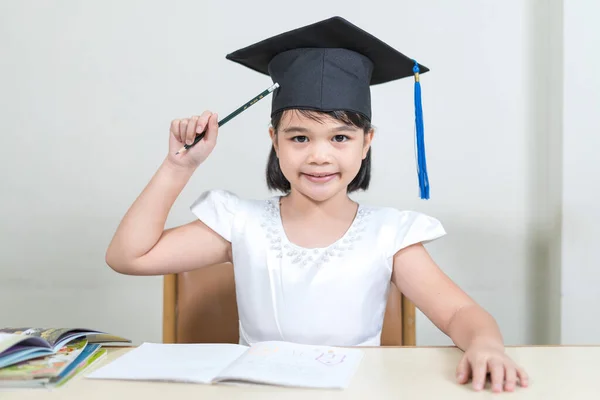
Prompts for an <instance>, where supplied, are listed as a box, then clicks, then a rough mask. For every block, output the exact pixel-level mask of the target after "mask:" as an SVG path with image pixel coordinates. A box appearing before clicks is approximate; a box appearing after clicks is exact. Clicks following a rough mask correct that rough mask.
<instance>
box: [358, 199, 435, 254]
mask: <svg viewBox="0 0 600 400" xmlns="http://www.w3.org/2000/svg"><path fill="white" fill-rule="evenodd" d="M359 210H362V213H363V216H362V218H363V219H365V220H366V221H365V225H367V226H369V227H370V231H371V234H372V235H374V238H375V240H376V241H377V242H378V243H383V244H387V246H386V248H387V250H388V251H387V253H388V256H391V255H393V254H395V253H396V252H397V251H398V250H400V249H402V248H404V247H407V246H410V245H412V244H415V243H427V242H430V241H433V240H435V239H438V238H440V237H442V236H444V235H446V230H445V228H444V226H443V225H442V223H441V222H440V221H439V220H438V219H437V218H435V217H433V216H430V215H428V214H425V213H423V212H419V211H415V210H407V209H399V208H395V207H390V206H375V205H368V204H361V205H360V208H359Z"/></svg>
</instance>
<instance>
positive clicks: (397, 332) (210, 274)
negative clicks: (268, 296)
mask: <svg viewBox="0 0 600 400" xmlns="http://www.w3.org/2000/svg"><path fill="white" fill-rule="evenodd" d="M391 285H392V287H391V290H390V296H389V299H388V304H387V308H386V312H385V318H384V323H383V332H382V337H381V345H382V346H414V345H415V344H416V343H415V306H414V304H413V303H412V302H410V301H409V300H408V299H406V298H405V297H404V296H403V295H402V294H401V293H400V291H399V290H398V289H397V288H396V286H395V285H394V284H391ZM238 327H239V325H238V312H237V305H236V295H235V283H234V279H233V265H232V264H230V263H226V264H216V265H212V266H209V267H205V268H201V269H198V270H195V271H191V272H185V273H180V274H176V275H166V276H165V277H164V292H163V342H164V343H238V341H239V336H238V332H239V331H238Z"/></svg>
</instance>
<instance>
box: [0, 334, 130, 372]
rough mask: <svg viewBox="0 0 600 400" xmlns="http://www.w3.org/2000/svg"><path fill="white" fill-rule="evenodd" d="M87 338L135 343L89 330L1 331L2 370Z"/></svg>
mask: <svg viewBox="0 0 600 400" xmlns="http://www.w3.org/2000/svg"><path fill="white" fill-rule="evenodd" d="M82 338H85V340H86V342H87V343H131V341H130V340H129V339H125V338H122V337H120V336H115V335H111V334H108V333H106V332H100V331H94V330H89V329H69V328H4V329H0V368H4V367H7V366H10V365H14V364H17V363H20V362H23V361H27V360H31V359H35V358H39V357H44V356H48V355H51V354H56V353H57V352H59V350H61V349H63V348H64V347H65V346H66V345H67V344H69V343H71V342H74V341H76V340H77V339H82Z"/></svg>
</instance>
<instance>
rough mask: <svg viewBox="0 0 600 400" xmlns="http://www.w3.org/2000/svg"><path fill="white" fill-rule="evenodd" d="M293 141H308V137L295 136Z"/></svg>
mask: <svg viewBox="0 0 600 400" xmlns="http://www.w3.org/2000/svg"><path fill="white" fill-rule="evenodd" d="M292 141H294V142H298V143H306V142H307V141H308V138H307V137H306V136H294V137H293V138H292Z"/></svg>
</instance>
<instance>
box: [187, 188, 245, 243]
mask: <svg viewBox="0 0 600 400" xmlns="http://www.w3.org/2000/svg"><path fill="white" fill-rule="evenodd" d="M238 206H239V197H238V196H236V195H235V194H233V193H231V192H228V191H226V190H217V189H213V190H208V191H206V192H204V193H202V194H201V195H200V197H198V198H197V199H196V201H194V202H193V203H192V205H191V207H190V209H191V211H192V213H194V215H196V217H198V219H199V220H200V221H202V222H203V223H205V224H206V225H207V226H208V227H209V228H210V229H212V230H213V231H215V232H217V233H218V234H219V235H220V236H222V237H223V238H224V239H225V240H227V241H229V242H231V231H232V226H233V221H234V218H235V215H236V213H237V211H238Z"/></svg>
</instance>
